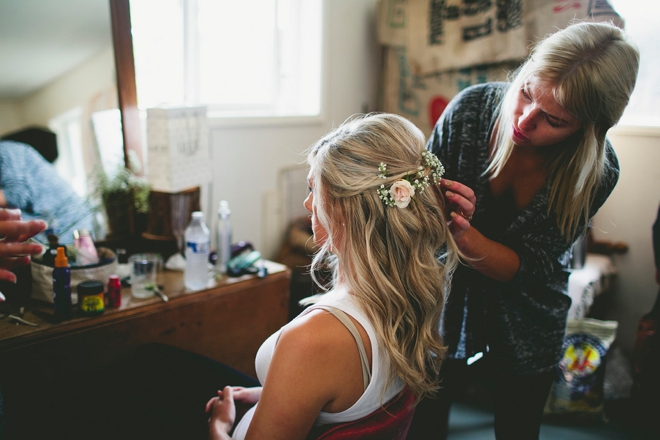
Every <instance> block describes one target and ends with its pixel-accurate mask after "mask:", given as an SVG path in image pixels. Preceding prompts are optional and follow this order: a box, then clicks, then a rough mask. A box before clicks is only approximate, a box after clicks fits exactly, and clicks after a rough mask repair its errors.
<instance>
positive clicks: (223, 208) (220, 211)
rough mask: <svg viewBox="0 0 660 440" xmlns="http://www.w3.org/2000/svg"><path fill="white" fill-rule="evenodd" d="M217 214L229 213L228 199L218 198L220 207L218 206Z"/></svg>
mask: <svg viewBox="0 0 660 440" xmlns="http://www.w3.org/2000/svg"><path fill="white" fill-rule="evenodd" d="M218 214H231V209H229V202H228V201H226V200H220V207H219V208H218Z"/></svg>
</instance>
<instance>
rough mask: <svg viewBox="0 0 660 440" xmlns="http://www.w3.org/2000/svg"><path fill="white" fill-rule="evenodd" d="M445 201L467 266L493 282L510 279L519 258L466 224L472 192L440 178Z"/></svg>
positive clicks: (471, 208)
mask: <svg viewBox="0 0 660 440" xmlns="http://www.w3.org/2000/svg"><path fill="white" fill-rule="evenodd" d="M442 187H443V190H444V191H445V198H446V200H447V201H448V202H449V203H448V209H449V218H451V224H450V230H451V232H452V236H453V237H454V241H456V244H457V245H458V248H459V249H460V250H461V252H463V254H464V255H465V256H466V257H468V258H469V259H470V260H471V261H470V266H472V267H473V268H474V269H476V270H478V271H479V272H481V273H482V274H484V275H486V276H487V277H489V278H492V279H494V280H497V281H510V280H511V279H512V278H513V276H514V275H515V274H516V272H518V269H519V268H520V258H519V257H518V254H517V253H516V252H515V251H514V250H513V249H511V248H509V247H507V246H505V245H503V244H501V243H498V242H496V241H493V240H490V239H488V238H486V237H485V236H484V235H483V234H481V232H479V231H478V230H476V229H475V228H473V227H472V226H471V225H470V220H471V218H472V215H473V214H474V211H475V205H476V203H477V201H476V197H475V195H474V191H472V189H470V188H469V187H467V186H465V185H463V184H462V183H460V182H456V181H451V180H447V179H443V180H442Z"/></svg>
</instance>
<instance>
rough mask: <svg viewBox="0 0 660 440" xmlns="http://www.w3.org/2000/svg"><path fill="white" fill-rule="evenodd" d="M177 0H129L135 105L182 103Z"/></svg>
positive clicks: (180, 15)
mask: <svg viewBox="0 0 660 440" xmlns="http://www.w3.org/2000/svg"><path fill="white" fill-rule="evenodd" d="M181 3H182V2H181V1H180V0H131V23H132V34H133V51H134V55H135V76H136V82H137V93H138V105H139V106H140V107H141V108H148V107H155V106H157V105H159V104H168V105H181V104H183V103H184V82H183V80H184V79H183V66H184V62H183V7H182V4H181Z"/></svg>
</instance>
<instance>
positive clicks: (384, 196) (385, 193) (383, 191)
mask: <svg viewBox="0 0 660 440" xmlns="http://www.w3.org/2000/svg"><path fill="white" fill-rule="evenodd" d="M376 191H377V192H378V197H379V198H380V200H381V201H382V202H383V203H384V204H385V206H390V207H392V206H394V205H395V204H396V203H395V202H394V197H392V194H390V190H389V189H388V188H385V185H381V186H379V187H378V189H377V190H376Z"/></svg>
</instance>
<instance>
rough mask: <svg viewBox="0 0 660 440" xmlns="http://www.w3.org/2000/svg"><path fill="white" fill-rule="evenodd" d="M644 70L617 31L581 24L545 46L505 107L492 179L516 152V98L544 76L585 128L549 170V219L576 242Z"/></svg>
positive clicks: (509, 93)
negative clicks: (611, 140) (610, 134)
mask: <svg viewBox="0 0 660 440" xmlns="http://www.w3.org/2000/svg"><path fill="white" fill-rule="evenodd" d="M638 68H639V52H638V50H637V48H636V47H635V46H634V45H633V44H632V43H630V42H629V41H628V39H627V37H626V35H625V33H624V32H623V31H622V30H621V29H619V28H618V27H616V26H614V25H612V24H610V23H593V22H580V23H575V24H572V25H570V26H568V27H567V28H566V29H564V30H561V31H559V32H557V33H555V34H552V35H550V36H549V37H547V38H545V39H544V40H542V41H541V42H540V43H539V44H538V45H537V46H536V47H535V48H534V49H533V50H532V53H531V55H530V57H529V58H528V60H527V61H526V62H525V64H523V65H522V66H521V67H520V68H519V69H518V71H517V73H516V74H515V77H514V79H513V80H512V82H511V86H510V87H509V89H508V91H507V92H506V94H505V96H504V99H503V101H502V108H501V111H500V116H499V120H498V127H499V128H498V130H497V136H496V137H495V148H494V150H493V156H492V157H491V162H490V164H489V166H488V168H487V170H486V173H489V174H490V175H491V178H493V177H495V176H497V175H498V174H499V172H500V171H502V169H503V168H504V165H505V164H506V161H507V160H508V159H509V156H510V155H511V152H512V150H513V148H514V144H513V142H512V141H511V137H510V133H509V127H511V125H512V123H513V114H514V111H513V110H514V108H515V105H516V97H517V94H518V93H519V91H520V89H521V88H522V87H523V85H524V84H525V82H526V81H527V80H528V79H529V78H530V77H531V76H536V77H537V78H539V79H540V80H542V81H543V82H545V83H547V84H549V85H551V86H552V87H553V89H552V93H553V96H554V98H555V99H556V100H557V102H558V103H559V104H560V105H561V106H562V107H563V108H564V109H565V110H566V111H567V112H569V113H570V114H571V115H573V116H575V117H576V118H578V119H579V120H580V121H581V122H582V128H581V129H580V130H578V132H577V133H576V134H575V135H574V136H571V137H569V138H568V139H567V140H565V141H563V143H562V145H557V146H556V147H557V148H556V151H555V152H554V154H553V155H552V157H551V158H550V161H549V163H548V165H547V172H548V176H549V179H550V188H549V193H548V198H549V204H548V213H550V212H551V211H553V210H554V211H555V212H556V214H557V226H558V227H559V228H560V230H561V232H562V234H563V235H564V236H565V237H566V239H567V241H573V240H574V239H575V237H576V234H577V233H579V232H581V231H579V230H578V229H579V227H580V224H583V225H584V226H586V224H587V221H588V218H589V210H590V208H591V204H592V202H593V199H594V196H595V193H596V190H597V189H598V186H599V184H600V181H601V178H602V177H603V175H604V174H605V170H606V167H608V166H610V164H609V163H608V159H607V155H606V149H605V135H606V133H607V130H609V129H610V128H611V127H612V126H613V125H614V124H616V123H617V122H618V121H619V119H620V118H621V115H622V114H623V111H624V109H625V108H626V106H627V105H628V101H629V99H630V95H631V94H632V91H633V89H634V87H635V82H636V80H637V71H638Z"/></svg>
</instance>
